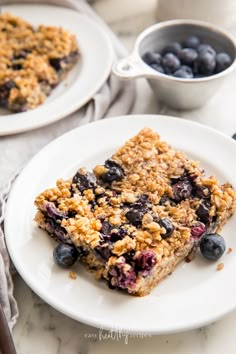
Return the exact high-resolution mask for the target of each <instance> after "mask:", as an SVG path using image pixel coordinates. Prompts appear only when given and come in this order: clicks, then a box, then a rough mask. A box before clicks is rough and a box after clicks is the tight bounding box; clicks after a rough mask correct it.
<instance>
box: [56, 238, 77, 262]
mask: <svg viewBox="0 0 236 354" xmlns="http://www.w3.org/2000/svg"><path fill="white" fill-rule="evenodd" d="M78 256H79V253H78V251H77V249H76V248H75V247H74V246H72V245H66V244H63V243H61V244H59V245H57V246H56V247H55V248H54V251H53V257H54V260H55V262H56V263H57V264H58V265H59V266H61V267H63V268H68V267H70V266H72V265H73V264H74V263H75V262H76V261H77V259H78Z"/></svg>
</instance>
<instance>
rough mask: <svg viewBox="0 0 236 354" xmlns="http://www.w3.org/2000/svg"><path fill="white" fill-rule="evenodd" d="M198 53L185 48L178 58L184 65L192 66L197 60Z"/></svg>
mask: <svg viewBox="0 0 236 354" xmlns="http://www.w3.org/2000/svg"><path fill="white" fill-rule="evenodd" d="M197 57H198V53H197V51H196V50H195V49H193V48H184V49H182V50H181V51H180V52H179V55H178V58H179V60H180V61H181V63H182V64H186V65H192V64H193V62H194V61H195V60H196V59H197Z"/></svg>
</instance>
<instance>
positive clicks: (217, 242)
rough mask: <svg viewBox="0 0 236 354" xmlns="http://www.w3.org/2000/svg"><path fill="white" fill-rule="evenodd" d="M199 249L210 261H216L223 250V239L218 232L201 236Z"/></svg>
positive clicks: (224, 247) (224, 246)
mask: <svg viewBox="0 0 236 354" xmlns="http://www.w3.org/2000/svg"><path fill="white" fill-rule="evenodd" d="M199 246H200V251H201V253H202V255H203V256H204V257H205V258H207V259H210V260H211V261H217V259H219V258H220V257H221V256H222V255H223V253H224V252H225V249H226V245H225V240H224V239H223V237H222V236H220V235H219V234H208V235H205V236H203V237H202V238H201V240H200V243H199Z"/></svg>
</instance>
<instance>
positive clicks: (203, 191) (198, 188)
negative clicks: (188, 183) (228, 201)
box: [193, 184, 211, 199]
mask: <svg viewBox="0 0 236 354" xmlns="http://www.w3.org/2000/svg"><path fill="white" fill-rule="evenodd" d="M193 194H194V197H196V198H199V199H205V198H207V199H209V197H210V194H211V193H210V190H209V188H208V187H206V186H203V185H201V184H195V186H194V190H193Z"/></svg>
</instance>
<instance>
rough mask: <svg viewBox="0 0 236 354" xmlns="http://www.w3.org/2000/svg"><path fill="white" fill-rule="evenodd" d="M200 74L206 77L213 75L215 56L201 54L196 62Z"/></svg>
mask: <svg viewBox="0 0 236 354" xmlns="http://www.w3.org/2000/svg"><path fill="white" fill-rule="evenodd" d="M196 65H197V68H198V72H199V73H200V74H204V75H211V74H212V73H213V71H214V69H215V66H216V61H215V56H214V55H212V54H211V53H210V52H207V51H206V52H204V51H202V52H200V53H199V55H198V58H197V60H196Z"/></svg>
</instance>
